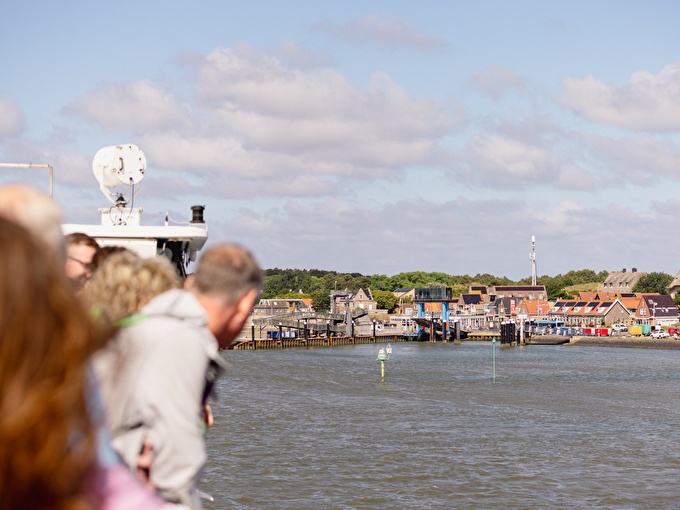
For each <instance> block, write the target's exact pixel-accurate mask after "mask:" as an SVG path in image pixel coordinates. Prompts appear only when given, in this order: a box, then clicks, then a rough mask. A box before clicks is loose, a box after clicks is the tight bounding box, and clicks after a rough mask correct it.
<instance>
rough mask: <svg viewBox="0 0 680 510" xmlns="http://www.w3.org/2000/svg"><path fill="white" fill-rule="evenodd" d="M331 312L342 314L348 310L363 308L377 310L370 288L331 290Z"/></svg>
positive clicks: (369, 310) (370, 310) (367, 310)
mask: <svg viewBox="0 0 680 510" xmlns="http://www.w3.org/2000/svg"><path fill="white" fill-rule="evenodd" d="M330 308H331V310H330V312H331V313H342V314H344V313H345V312H346V311H347V310H348V309H349V310H352V311H354V310H357V309H359V310H364V311H366V312H372V311H376V310H377V305H376V302H375V300H374V299H373V295H372V294H371V290H370V289H359V290H332V291H331V307H330Z"/></svg>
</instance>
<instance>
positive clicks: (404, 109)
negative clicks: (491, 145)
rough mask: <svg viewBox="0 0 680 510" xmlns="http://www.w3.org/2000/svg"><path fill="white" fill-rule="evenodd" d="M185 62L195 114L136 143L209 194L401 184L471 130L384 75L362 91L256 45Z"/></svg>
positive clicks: (338, 77)
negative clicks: (458, 130)
mask: <svg viewBox="0 0 680 510" xmlns="http://www.w3.org/2000/svg"><path fill="white" fill-rule="evenodd" d="M184 61H185V62H187V63H188V65H190V66H191V68H192V70H193V72H194V73H195V82H194V105H195V107H194V108H193V110H192V112H191V114H190V115H187V116H186V118H185V120H184V122H182V123H178V124H177V125H175V126H173V128H172V129H160V128H158V129H149V130H146V131H144V132H143V133H142V132H140V133H138V134H137V136H136V137H135V141H136V143H138V144H139V145H140V147H143V148H144V151H145V153H146V154H147V157H148V159H149V161H152V162H153V164H154V165H157V166H159V167H161V168H164V169H167V170H173V171H188V172H193V173H195V174H196V175H197V176H199V175H200V176H201V178H202V179H204V180H205V182H206V183H211V187H210V188H209V189H208V190H207V192H208V193H215V192H216V190H221V191H223V190H224V187H225V185H226V184H224V183H227V182H230V183H231V184H232V185H234V186H238V187H239V189H242V190H249V189H251V186H250V184H249V183H253V182H259V183H260V184H261V185H262V184H263V183H264V185H263V186H261V189H262V188H265V189H266V188H268V187H269V184H271V183H274V184H275V186H276V187H275V189H277V190H279V192H280V193H284V194H288V193H292V195H291V196H308V195H309V194H310V193H311V189H310V188H311V187H310V186H309V185H306V183H313V185H314V186H313V189H314V190H315V192H316V193H317V194H318V193H326V192H329V191H333V192H335V191H334V190H336V189H337V183H338V181H340V180H343V179H346V178H348V177H356V178H360V179H365V180H370V179H376V178H383V177H387V176H393V175H395V174H397V173H399V172H401V171H403V170H405V169H407V168H409V167H411V166H412V165H424V164H432V163H433V162H436V161H437V159H438V158H439V155H438V149H437V144H438V142H439V140H440V139H441V138H442V137H444V136H447V135H448V134H449V133H450V132H451V131H452V130H453V129H454V127H455V126H458V125H459V124H460V123H461V122H462V121H461V119H460V117H459V116H458V114H457V113H455V111H454V110H453V109H450V108H449V107H448V106H442V105H440V104H439V103H437V102H436V101H434V100H431V99H421V98H414V97H412V96H410V95H409V94H408V93H407V92H406V91H405V90H404V89H403V88H402V87H400V86H399V85H398V84H397V83H395V82H394V81H393V80H392V79H391V78H390V76H389V75H387V74H384V73H376V74H374V75H372V76H371V77H370V81H369V83H368V85H367V86H366V87H363V88H360V87H356V86H354V85H352V84H351V83H349V82H348V81H347V80H346V79H345V78H344V77H343V76H342V75H341V74H340V73H338V72H337V71H335V70H333V69H331V68H328V67H320V68H318V67H317V68H312V69H307V70H303V69H300V68H297V67H294V66H289V65H287V64H285V63H284V62H283V61H281V60H279V59H278V58H276V57H274V56H273V55H271V54H267V53H264V52H262V51H260V50H258V49H255V48H253V47H249V46H240V47H237V48H235V49H223V48H219V49H216V50H214V51H212V52H210V53H209V54H208V55H206V56H205V58H203V59H197V58H196V56H193V57H192V58H191V59H189V58H187V59H184ZM170 111H173V110H172V109H171V110H170ZM289 183H295V186H291V185H289ZM272 191H273V190H272Z"/></svg>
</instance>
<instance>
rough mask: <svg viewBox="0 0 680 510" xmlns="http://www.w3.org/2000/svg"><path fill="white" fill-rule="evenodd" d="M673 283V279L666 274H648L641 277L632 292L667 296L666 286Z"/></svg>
mask: <svg viewBox="0 0 680 510" xmlns="http://www.w3.org/2000/svg"><path fill="white" fill-rule="evenodd" d="M672 281H673V277H672V276H671V275H669V274H666V273H659V272H655V273H649V274H646V275H644V276H641V277H640V279H639V280H638V282H637V283H636V284H635V287H633V292H656V293H658V294H668V286H669V285H670V284H671V282H672Z"/></svg>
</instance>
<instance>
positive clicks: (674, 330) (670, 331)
mask: <svg viewBox="0 0 680 510" xmlns="http://www.w3.org/2000/svg"><path fill="white" fill-rule="evenodd" d="M668 334H669V335H671V336H679V335H680V330H678V328H674V327H670V328H668Z"/></svg>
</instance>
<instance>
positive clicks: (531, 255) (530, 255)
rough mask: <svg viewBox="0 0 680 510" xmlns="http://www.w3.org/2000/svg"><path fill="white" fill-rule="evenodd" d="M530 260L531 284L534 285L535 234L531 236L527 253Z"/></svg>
mask: <svg viewBox="0 0 680 510" xmlns="http://www.w3.org/2000/svg"><path fill="white" fill-rule="evenodd" d="M529 260H530V261H531V285H533V286H534V287H535V286H536V236H531V253H530V254H529Z"/></svg>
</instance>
